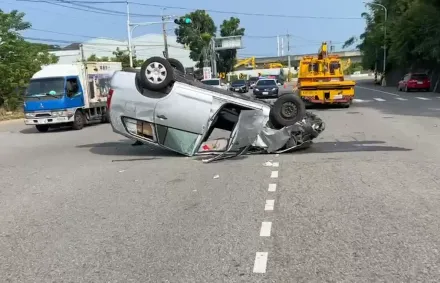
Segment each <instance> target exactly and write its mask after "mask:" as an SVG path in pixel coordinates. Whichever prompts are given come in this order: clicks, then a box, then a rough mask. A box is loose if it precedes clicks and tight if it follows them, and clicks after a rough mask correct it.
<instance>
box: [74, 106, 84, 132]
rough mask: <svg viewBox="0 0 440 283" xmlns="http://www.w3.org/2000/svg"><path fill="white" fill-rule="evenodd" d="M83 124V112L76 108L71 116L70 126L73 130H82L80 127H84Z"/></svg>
mask: <svg viewBox="0 0 440 283" xmlns="http://www.w3.org/2000/svg"><path fill="white" fill-rule="evenodd" d="M84 124H85V118H84V114H83V113H82V112H81V111H79V110H77V111H76V112H75V115H74V117H73V125H72V128H73V129H74V130H77V131H79V130H82V128H84Z"/></svg>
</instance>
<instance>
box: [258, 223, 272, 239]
mask: <svg viewBox="0 0 440 283" xmlns="http://www.w3.org/2000/svg"><path fill="white" fill-rule="evenodd" d="M270 230H272V222H263V223H261V230H260V237H270Z"/></svg>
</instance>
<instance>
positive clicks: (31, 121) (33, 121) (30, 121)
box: [24, 116, 73, 125]
mask: <svg viewBox="0 0 440 283" xmlns="http://www.w3.org/2000/svg"><path fill="white" fill-rule="evenodd" d="M70 122H73V116H72V117H70V118H69V117H45V118H26V119H24V123H25V124H26V125H54V124H64V123H70Z"/></svg>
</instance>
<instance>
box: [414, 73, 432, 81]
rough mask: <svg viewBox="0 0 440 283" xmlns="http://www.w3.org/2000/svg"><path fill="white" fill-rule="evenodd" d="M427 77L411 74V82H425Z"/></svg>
mask: <svg viewBox="0 0 440 283" xmlns="http://www.w3.org/2000/svg"><path fill="white" fill-rule="evenodd" d="M427 78H428V76H427V75H426V74H412V75H411V79H413V80H426V79H427Z"/></svg>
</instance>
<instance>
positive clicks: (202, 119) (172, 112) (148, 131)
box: [108, 57, 325, 162]
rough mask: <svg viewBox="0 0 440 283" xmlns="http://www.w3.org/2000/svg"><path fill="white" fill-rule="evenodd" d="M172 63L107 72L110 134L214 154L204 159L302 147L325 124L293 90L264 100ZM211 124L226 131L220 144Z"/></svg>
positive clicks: (155, 59)
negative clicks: (201, 78) (209, 81)
mask: <svg viewBox="0 0 440 283" xmlns="http://www.w3.org/2000/svg"><path fill="white" fill-rule="evenodd" d="M172 62H174V61H172V60H171V59H168V60H167V59H164V58H162V57H152V58H149V59H147V60H146V61H145V62H144V63H143V64H142V67H141V70H140V71H131V72H124V71H119V72H116V73H115V74H114V75H113V77H112V81H111V90H110V96H109V98H108V104H109V114H110V122H111V125H112V128H113V131H114V132H116V133H119V134H121V135H123V136H125V137H127V138H130V139H132V140H135V141H137V142H141V143H147V144H152V145H156V146H159V147H162V148H165V149H169V150H172V151H175V152H178V153H180V154H183V155H187V156H193V155H198V154H207V153H209V154H211V155H212V154H214V153H215V156H214V157H213V158H211V159H208V160H206V162H209V161H213V160H218V159H222V158H226V157H230V156H237V155H241V154H243V153H245V152H248V153H256V152H266V153H267V152H279V153H281V152H286V151H290V150H293V149H297V148H301V147H307V146H309V145H310V144H311V141H312V140H313V139H314V138H316V137H317V136H318V135H319V133H321V132H322V131H323V130H324V128H325V124H324V123H323V122H322V121H321V119H319V118H318V117H317V116H316V115H314V114H312V113H310V112H306V111H305V106H304V103H303V102H302V101H301V99H299V98H298V97H297V96H295V95H294V94H286V95H283V96H281V97H280V98H279V99H278V100H277V101H275V102H274V103H273V104H269V103H267V102H264V101H260V100H257V99H254V98H249V97H247V96H246V95H244V94H240V93H234V92H231V91H229V90H223V89H220V88H218V87H213V86H211V85H205V84H203V83H201V82H199V81H197V80H195V79H194V77H192V76H187V75H185V74H184V68H181V67H180V66H178V65H179V64H176V63H175V62H174V63H173V64H171V63H172ZM180 65H181V64H180ZM216 128H217V129H222V130H226V131H229V132H230V136H229V137H228V138H227V139H226V140H223V142H222V144H223V145H222V146H211V145H212V144H213V141H209V140H208V138H209V137H210V136H211V133H212V132H213V130H214V129H216Z"/></svg>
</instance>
